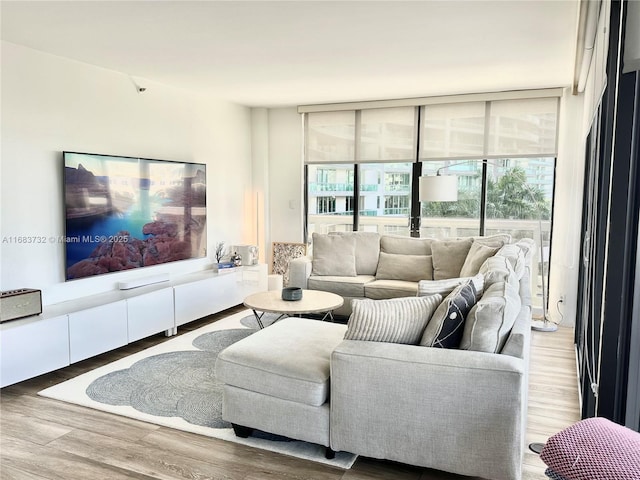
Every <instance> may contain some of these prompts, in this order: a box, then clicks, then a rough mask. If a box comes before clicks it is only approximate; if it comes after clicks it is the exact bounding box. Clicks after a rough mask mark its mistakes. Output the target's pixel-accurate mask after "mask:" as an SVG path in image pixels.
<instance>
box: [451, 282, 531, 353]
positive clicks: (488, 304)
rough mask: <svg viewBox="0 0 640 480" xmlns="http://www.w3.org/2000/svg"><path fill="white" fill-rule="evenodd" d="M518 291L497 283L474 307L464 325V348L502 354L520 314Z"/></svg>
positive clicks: (461, 343)
mask: <svg viewBox="0 0 640 480" xmlns="http://www.w3.org/2000/svg"><path fill="white" fill-rule="evenodd" d="M520 306H521V304H520V296H519V295H518V290H516V289H514V288H513V287H512V286H511V285H509V284H508V283H505V282H500V283H494V284H493V285H491V286H490V287H489V288H487V290H486V291H485V292H484V295H483V296H482V298H481V299H480V300H478V303H477V304H476V305H475V306H474V307H473V308H472V309H471V312H469V315H468V316H467V320H466V322H465V325H464V333H463V334H462V341H461V342H460V349H462V350H473V351H476V352H487V353H499V352H500V351H501V350H502V347H503V346H504V344H505V342H506V341H507V338H508V336H509V333H510V332H511V328H512V327H513V324H514V323H515V321H516V318H517V317H518V314H519V313H520Z"/></svg>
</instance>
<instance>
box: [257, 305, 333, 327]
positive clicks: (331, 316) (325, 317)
mask: <svg viewBox="0 0 640 480" xmlns="http://www.w3.org/2000/svg"><path fill="white" fill-rule="evenodd" d="M251 310H252V311H253V316H254V317H256V321H257V322H258V326H259V327H260V330H262V329H263V328H264V324H263V323H262V317H264V314H265V313H272V312H262V313H258V312H257V311H256V310H254V309H251ZM290 316H291V315H287V314H286V313H281V314H280V315H279V316H278V317H277V318H276V319H275V320H274V321H273V322H272V323H271V325H273V324H274V323H276V322H277V321H279V320H282V319H283V318H287V317H290ZM294 316H298V317H301V316H302V314H301V313H299V314H297V315H294ZM327 318H329V320H331V322H332V323H333V322H334V321H335V320H334V318H333V310H329V311H328V312H326V313H325V314H324V316H323V317H322V321H323V322H324V321H325V320H326V319H327Z"/></svg>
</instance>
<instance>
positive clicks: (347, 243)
mask: <svg viewBox="0 0 640 480" xmlns="http://www.w3.org/2000/svg"><path fill="white" fill-rule="evenodd" d="M311 275H322V276H324V275H333V276H340V277H355V276H356V275H357V274H356V239H355V238H354V237H352V236H342V235H324V234H320V233H314V234H313V262H312V268H311Z"/></svg>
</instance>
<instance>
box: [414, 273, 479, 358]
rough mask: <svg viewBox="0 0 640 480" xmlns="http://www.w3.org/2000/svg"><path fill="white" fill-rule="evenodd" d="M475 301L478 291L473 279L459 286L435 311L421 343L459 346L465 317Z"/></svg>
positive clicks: (425, 344) (428, 345)
mask: <svg viewBox="0 0 640 480" xmlns="http://www.w3.org/2000/svg"><path fill="white" fill-rule="evenodd" d="M475 303H476V291H475V288H474V286H473V282H472V281H471V280H469V281H468V282H466V283H463V284H462V285H459V286H457V287H456V288H455V289H454V290H453V291H452V292H451V293H450V294H449V295H448V296H447V298H445V299H444V300H443V301H442V303H441V304H440V305H439V306H438V308H437V309H436V311H435V312H434V314H433V316H432V317H431V320H429V323H428V324H427V328H425V330H424V333H423V334H422V339H421V340H420V345H422V346H425V347H439V348H458V346H459V345H460V341H461V340H462V333H463V331H464V322H465V318H466V317H467V315H468V314H469V312H470V311H471V308H472V307H473V306H474V305H475Z"/></svg>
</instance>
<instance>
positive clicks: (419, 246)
mask: <svg viewBox="0 0 640 480" xmlns="http://www.w3.org/2000/svg"><path fill="white" fill-rule="evenodd" d="M431 242H433V240H431V239H430V238H413V237H401V236H399V235H382V236H381V237H380V251H382V252H385V253H400V254H403V255H431Z"/></svg>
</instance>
